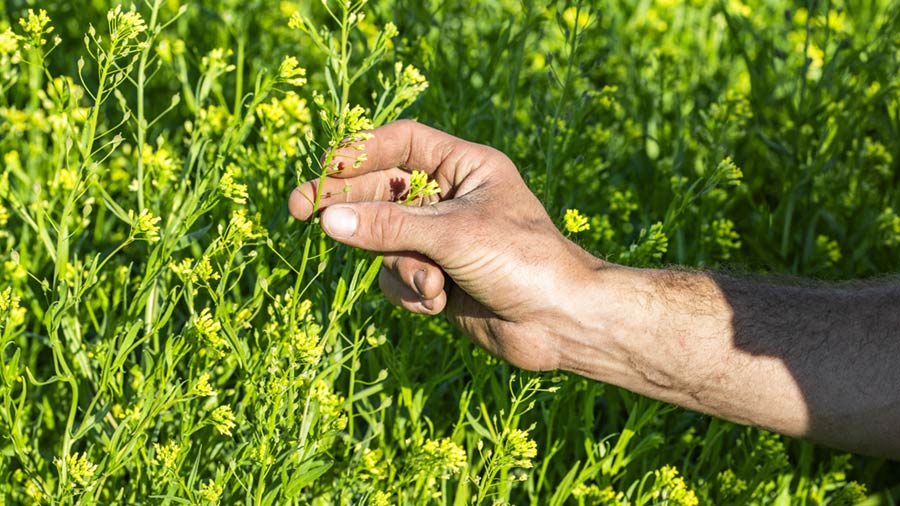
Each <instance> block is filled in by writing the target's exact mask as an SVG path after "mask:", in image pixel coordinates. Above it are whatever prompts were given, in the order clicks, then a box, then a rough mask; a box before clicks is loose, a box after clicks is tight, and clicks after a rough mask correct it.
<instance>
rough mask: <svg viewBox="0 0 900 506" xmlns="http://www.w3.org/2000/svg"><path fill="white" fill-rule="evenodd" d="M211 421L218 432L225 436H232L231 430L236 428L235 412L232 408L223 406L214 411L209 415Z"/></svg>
mask: <svg viewBox="0 0 900 506" xmlns="http://www.w3.org/2000/svg"><path fill="white" fill-rule="evenodd" d="M209 421H210V423H211V424H212V425H213V427H215V429H216V432H218V433H219V434H222V435H223V436H230V435H231V429H233V428H235V426H236V424H235V422H234V412H233V411H232V410H231V406H228V405H227V404H223V405H221V406H219V407H217V408H216V409H214V410H213V412H212V413H210V415H209Z"/></svg>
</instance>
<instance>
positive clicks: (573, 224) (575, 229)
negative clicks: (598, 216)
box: [564, 209, 591, 234]
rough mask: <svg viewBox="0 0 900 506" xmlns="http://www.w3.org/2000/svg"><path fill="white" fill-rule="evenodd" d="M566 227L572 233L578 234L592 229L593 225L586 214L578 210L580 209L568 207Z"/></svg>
mask: <svg viewBox="0 0 900 506" xmlns="http://www.w3.org/2000/svg"><path fill="white" fill-rule="evenodd" d="M564 219H565V229H566V232H568V233H570V234H577V233H579V232H584V231H585V230H590V228H591V225H590V224H589V223H588V219H587V217H586V216H585V215H583V214H581V213H580V212H578V209H566V216H565V218H564Z"/></svg>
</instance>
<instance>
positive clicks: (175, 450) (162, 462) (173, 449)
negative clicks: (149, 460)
mask: <svg viewBox="0 0 900 506" xmlns="http://www.w3.org/2000/svg"><path fill="white" fill-rule="evenodd" d="M153 451H154V456H153V465H156V466H162V468H163V469H174V468H175V462H176V461H177V460H178V455H179V454H180V453H181V447H179V446H178V443H176V442H175V441H169V442H168V443H166V444H165V445H160V444H159V443H153Z"/></svg>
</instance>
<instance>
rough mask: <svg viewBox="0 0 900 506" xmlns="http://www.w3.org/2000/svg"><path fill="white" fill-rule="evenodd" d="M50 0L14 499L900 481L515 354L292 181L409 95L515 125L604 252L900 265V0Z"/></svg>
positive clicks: (20, 39) (18, 217) (411, 108)
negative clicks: (419, 300) (458, 324)
mask: <svg viewBox="0 0 900 506" xmlns="http://www.w3.org/2000/svg"><path fill="white" fill-rule="evenodd" d="M110 4H112V5H110ZM24 5H25V2H19V1H13V2H7V6H8V9H7V10H5V11H0V156H2V160H3V161H2V166H3V171H2V173H0V434H2V438H0V449H2V455H3V456H2V458H0V495H2V497H3V498H4V499H6V502H9V503H12V504H45V503H46V504H75V503H78V504H95V503H101V504H109V503H117V504H185V503H187V504H214V503H222V504H427V503H440V504H451V503H452V504H469V503H474V504H494V503H500V504H502V503H514V504H523V503H529V502H530V503H533V504H554V505H555V504H634V505H638V504H722V505H727V504H734V505H739V504H740V505H744V504H771V503H778V504H801V505H807V504H822V505H825V504H831V505H839V504H854V503H857V502H859V501H861V500H864V499H865V498H866V495H867V494H869V493H872V494H877V493H881V492H882V491H884V495H881V496H879V495H872V496H871V497H870V498H869V499H868V500H869V501H870V503H872V504H878V503H879V501H880V500H881V499H879V498H885V503H889V502H887V501H890V500H891V499H890V497H895V496H896V494H897V492H896V490H897V485H898V481H897V478H896V476H897V471H898V470H897V467H896V465H891V464H888V463H885V462H883V461H879V460H876V459H867V458H862V457H851V456H849V455H844V454H840V453H837V452H832V451H830V450H827V449H824V448H820V447H816V446H813V445H812V444H810V443H806V442H801V441H794V440H790V439H788V438H784V437H781V436H777V435H773V434H769V433H766V432H764V431H759V430H755V429H748V428H742V427H737V426H734V425H731V424H729V423H726V422H722V421H718V420H714V419H709V418H707V417H704V416H700V415H697V414H695V413H691V412H686V411H684V410H681V409H676V408H673V407H671V406H667V405H663V404H661V403H658V402H655V401H652V400H649V399H646V398H642V397H640V396H636V395H634V394H631V393H629V392H627V391H623V390H620V389H618V388H614V387H612V386H608V385H603V384H597V383H593V382H590V381H587V380H584V379H581V378H577V377H570V376H553V375H547V374H544V375H537V374H523V373H521V372H516V371H514V370H513V369H512V368H511V367H509V366H507V365H505V364H502V363H499V362H498V361H497V360H495V359H493V358H491V357H489V356H487V355H486V354H484V353H483V352H481V351H480V350H477V349H475V348H474V346H473V345H472V344H471V343H469V342H468V341H467V340H466V339H464V338H461V337H460V336H458V334H457V333H456V332H454V331H453V330H451V329H450V328H449V327H448V325H447V324H446V322H444V321H443V320H441V319H435V318H432V319H428V318H423V317H418V316H411V315H406V314H403V313H402V312H401V311H400V310H398V309H395V308H392V307H390V306H389V305H388V304H387V303H385V302H384V301H383V300H381V298H380V297H379V296H378V294H377V293H375V290H371V289H370V287H371V284H372V282H373V280H374V277H375V274H377V271H378V268H379V266H380V259H378V258H375V259H373V258H371V257H370V256H369V255H367V254H364V253H361V252H358V251H353V250H351V249H348V248H344V247H341V246H338V245H335V244H334V243H333V242H330V241H329V240H328V239H327V238H326V237H325V236H324V235H323V234H322V233H321V231H320V230H319V227H318V223H317V222H316V220H313V221H312V222H310V223H298V222H295V221H293V220H292V219H290V218H289V216H288V214H287V210H286V205H285V202H286V198H287V196H288V194H289V193H290V191H291V190H292V188H293V187H294V186H295V185H296V183H297V182H298V181H301V180H307V179H312V178H319V177H322V174H323V172H324V171H323V167H324V166H328V164H330V162H331V160H332V159H333V156H334V152H335V149H337V147H339V146H340V145H342V144H343V143H351V144H352V143H355V142H358V141H359V140H360V139H363V138H365V135H366V134H365V133H364V132H363V130H365V129H368V128H370V127H372V126H376V125H379V124H382V123H385V122H388V121H391V120H393V119H395V118H397V117H398V116H399V115H400V114H401V113H404V111H407V112H406V113H405V115H406V116H410V117H417V118H419V119H420V120H422V121H425V122H427V123H429V124H432V125H434V126H436V127H439V128H443V129H445V130H448V131H450V132H452V133H455V134H457V135H460V136H463V137H466V138H468V139H470V140H473V141H478V142H483V143H487V144H491V145H493V146H495V147H497V148H500V149H502V150H504V151H505V152H507V153H509V154H510V156H511V157H512V158H513V159H514V160H515V161H516V162H517V164H518V165H519V167H520V168H521V170H522V172H523V175H524V176H525V177H526V180H527V181H528V183H529V184H530V185H531V187H532V188H533V189H534V190H535V192H536V193H537V194H538V195H540V196H541V197H542V198H543V201H544V202H545V205H546V206H547V209H548V211H549V212H550V214H551V216H552V217H553V218H554V219H555V220H557V222H558V223H559V224H560V227H561V228H565V229H567V230H568V231H569V233H570V235H571V236H572V237H573V238H574V239H576V240H578V241H579V242H580V243H581V244H582V245H583V246H585V247H586V248H588V249H589V250H591V251H593V252H594V253H596V254H598V255H601V256H604V257H608V258H610V259H611V260H613V261H617V262H622V263H627V264H629V265H640V266H653V265H661V264H668V263H679V264H687V265H692V266H709V267H721V266H723V264H722V262H726V261H727V262H732V263H733V264H734V265H739V266H742V267H743V268H745V269H750V270H754V271H775V272H788V273H793V274H800V275H810V276H817V277H823V278H848V277H857V276H868V275H875V274H878V273H887V272H892V271H896V270H897V269H898V267H900V262H898V258H900V257H898V255H897V254H896V247H897V246H898V244H900V218H898V211H897V210H898V209H900V191H898V186H897V182H898V180H897V175H896V174H897V168H898V167H897V164H898V163H900V161H898V159H897V157H896V156H895V155H894V153H897V147H898V143H897V141H896V139H897V138H898V130H900V116H898V108H900V77H898V76H900V52H898V51H900V14H898V12H900V9H897V7H898V6H897V5H895V4H893V3H888V2H886V1H874V2H858V1H855V0H845V1H840V2H839V1H826V2H808V3H807V5H806V6H804V7H797V6H795V5H794V4H793V3H789V2H784V1H778V0H769V1H766V2H759V3H758V5H752V6H749V5H745V4H744V3H742V2H741V1H740V0H728V1H721V2H696V1H695V2H675V1H672V0H659V1H655V2H651V1H613V0H597V1H595V2H581V1H569V2H565V1H558V2H550V3H549V4H545V3H541V2H526V1H521V2H520V1H516V0H494V1H490V2H484V1H475V0H453V1H448V2H438V1H425V2H422V1H418V0H416V1H412V0H386V1H379V2H372V3H371V4H367V5H363V4H362V3H358V2H352V3H350V4H343V3H337V2H325V3H324V4H321V5H320V4H319V3H318V2H315V5H308V3H306V2H294V3H292V2H273V1H264V0H252V1H249V2H237V1H233V0H214V1H208V2H202V3H191V4H186V5H180V4H179V2H178V1H177V0H149V1H147V2H144V3H141V4H140V5H138V6H137V7H136V9H134V10H132V9H130V8H127V7H123V6H119V5H118V4H117V3H114V2H107V1H106V0H92V1H90V2H57V3H52V2H47V5H46V6H45V8H47V9H49V12H43V11H41V10H40V9H36V10H29V9H27V8H25V7H24ZM28 5H31V2H28ZM20 18H21V22H20ZM488 41H489V42H488ZM426 90H427V91H426ZM419 184H420V186H421V191H420V192H419V195H418V196H419V197H427V194H428V192H429V191H430V190H429V183H428V182H427V180H425V179H424V178H422V180H421V181H419ZM432 189H433V188H432ZM319 198H320V195H317V196H315V201H316V202H317V201H318V199H319ZM414 199H415V198H413V199H412V200H414ZM891 490H893V492H891ZM890 494H893V496H891V495H890Z"/></svg>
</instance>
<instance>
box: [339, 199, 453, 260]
mask: <svg viewBox="0 0 900 506" xmlns="http://www.w3.org/2000/svg"><path fill="white" fill-rule="evenodd" d="M434 207H436V206H428V207H408V206H403V205H400V204H396V203H394V202H360V203H355V204H337V205H332V206H329V207H328V208H326V209H325V210H324V211H323V212H322V229H324V230H325V233H326V234H328V236H329V237H331V238H332V239H334V240H336V241H339V242H342V243H344V244H347V245H350V246H355V247H357V248H362V249H365V250H369V251H380V252H386V251H418V252H420V253H423V254H425V255H427V256H429V257H432V258H433V256H432V253H433V252H435V251H440V247H439V245H438V244H437V242H438V241H439V240H441V237H442V236H445V235H446V234H444V233H442V231H441V230H440V227H438V226H437V221H438V220H439V219H440V215H439V214H438V213H437V212H436V209H434Z"/></svg>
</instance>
